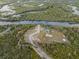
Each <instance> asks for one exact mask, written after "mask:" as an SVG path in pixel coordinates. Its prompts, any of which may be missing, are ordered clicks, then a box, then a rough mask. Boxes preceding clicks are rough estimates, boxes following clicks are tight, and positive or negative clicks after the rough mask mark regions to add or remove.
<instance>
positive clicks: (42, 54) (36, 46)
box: [29, 25, 52, 59]
mask: <svg viewBox="0 0 79 59" xmlns="http://www.w3.org/2000/svg"><path fill="white" fill-rule="evenodd" d="M35 30H36V32H34V33H32V34H30V35H29V41H30V43H31V44H32V48H33V49H34V50H35V51H36V52H37V53H38V55H39V56H40V57H41V58H42V59H52V58H51V57H49V56H48V55H47V54H46V52H44V51H43V49H42V48H41V47H40V46H39V44H38V43H37V42H34V39H36V38H34V35H36V34H38V33H39V32H40V31H41V30H42V29H41V28H40V25H38V26H37V28H36V29H35Z"/></svg>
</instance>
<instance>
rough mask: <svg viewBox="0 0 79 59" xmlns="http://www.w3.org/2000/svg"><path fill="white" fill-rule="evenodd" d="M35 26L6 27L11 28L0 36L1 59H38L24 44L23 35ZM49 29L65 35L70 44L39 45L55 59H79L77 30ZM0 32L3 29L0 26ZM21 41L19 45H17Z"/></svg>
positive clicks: (26, 44)
mask: <svg viewBox="0 0 79 59" xmlns="http://www.w3.org/2000/svg"><path fill="white" fill-rule="evenodd" d="M34 26H35V25H19V26H7V28H8V27H12V28H11V31H10V32H9V33H6V34H4V36H0V58H1V59H40V57H39V56H38V55H37V53H36V52H35V51H34V50H33V49H32V47H31V45H30V44H29V43H25V41H24V36H23V34H24V33H25V31H27V30H29V29H30V28H31V27H34ZM45 27H49V29H56V30H58V31H61V32H63V33H64V34H65V36H66V37H67V39H68V40H69V41H70V44H66V43H65V44H60V43H52V44H40V45H41V46H42V47H43V48H44V50H45V51H46V52H47V53H48V54H49V55H50V56H51V57H53V58H55V59H79V50H78V49H79V40H78V39H79V28H66V27H50V26H45ZM0 28H1V29H0V30H3V29H4V28H5V27H4V26H3V27H1V26H0ZM20 39H21V42H20V45H18V42H19V40H20Z"/></svg>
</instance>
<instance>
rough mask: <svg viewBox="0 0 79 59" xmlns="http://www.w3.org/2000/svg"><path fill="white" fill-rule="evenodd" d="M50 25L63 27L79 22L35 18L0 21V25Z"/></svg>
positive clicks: (75, 25) (76, 25)
mask: <svg viewBox="0 0 79 59" xmlns="http://www.w3.org/2000/svg"><path fill="white" fill-rule="evenodd" d="M26 24H33V25H39V24H43V25H51V26H63V27H79V23H77V22H53V21H37V20H34V21H32V20H23V21H0V26H3V25H26Z"/></svg>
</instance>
